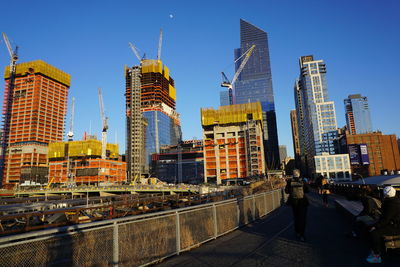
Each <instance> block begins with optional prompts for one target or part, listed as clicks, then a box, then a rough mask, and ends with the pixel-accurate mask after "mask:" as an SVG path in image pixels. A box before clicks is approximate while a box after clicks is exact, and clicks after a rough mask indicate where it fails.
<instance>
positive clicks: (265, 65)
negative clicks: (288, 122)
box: [234, 19, 280, 169]
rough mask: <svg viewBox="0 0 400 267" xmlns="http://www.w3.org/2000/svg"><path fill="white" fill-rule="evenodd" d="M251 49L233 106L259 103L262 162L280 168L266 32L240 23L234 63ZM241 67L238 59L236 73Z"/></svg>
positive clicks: (240, 76) (240, 77) (236, 86)
mask: <svg viewBox="0 0 400 267" xmlns="http://www.w3.org/2000/svg"><path fill="white" fill-rule="evenodd" d="M252 45H255V46H256V47H255V49H254V51H253V54H252V55H251V57H250V58H249V60H248V62H247V64H246V65H245V67H244V68H243V70H242V72H241V73H240V75H239V77H238V79H237V81H236V82H235V84H234V94H235V103H236V104H244V103H253V102H258V101H259V102H260V103H261V107H262V112H263V127H264V137H263V140H264V148H265V160H266V164H267V168H269V169H277V168H279V166H280V159H279V148H278V132H277V126H276V114H275V101H274V92H273V89H272V74H271V64H270V57H269V47H268V36H267V33H266V32H265V31H263V30H261V29H260V28H258V27H256V26H254V25H252V24H250V23H249V22H247V21H245V20H243V19H241V20H240V48H238V49H235V51H234V55H235V60H237V59H239V58H240V57H241V56H242V55H243V54H244V53H245V52H246V51H247V50H248V49H249V48H250V47H251V46H252ZM240 64H241V59H240V60H238V61H236V70H237V69H238V68H239V66H240Z"/></svg>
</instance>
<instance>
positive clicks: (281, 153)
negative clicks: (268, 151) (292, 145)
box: [279, 145, 287, 161]
mask: <svg viewBox="0 0 400 267" xmlns="http://www.w3.org/2000/svg"><path fill="white" fill-rule="evenodd" d="M279 158H280V159H281V161H284V160H285V159H286V158H287V148H286V146H285V145H279Z"/></svg>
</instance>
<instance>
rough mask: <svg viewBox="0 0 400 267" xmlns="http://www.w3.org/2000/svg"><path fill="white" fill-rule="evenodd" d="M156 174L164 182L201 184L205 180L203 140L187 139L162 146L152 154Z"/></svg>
mask: <svg viewBox="0 0 400 267" xmlns="http://www.w3.org/2000/svg"><path fill="white" fill-rule="evenodd" d="M152 165H153V168H152V169H153V171H154V175H155V176H156V177H157V178H158V179H160V180H161V181H163V182H167V183H175V184H176V183H185V184H201V183H203V182H204V155H203V142H202V141H201V140H187V141H183V142H181V143H180V144H179V145H175V146H165V147H161V148H160V153H158V154H153V155H152Z"/></svg>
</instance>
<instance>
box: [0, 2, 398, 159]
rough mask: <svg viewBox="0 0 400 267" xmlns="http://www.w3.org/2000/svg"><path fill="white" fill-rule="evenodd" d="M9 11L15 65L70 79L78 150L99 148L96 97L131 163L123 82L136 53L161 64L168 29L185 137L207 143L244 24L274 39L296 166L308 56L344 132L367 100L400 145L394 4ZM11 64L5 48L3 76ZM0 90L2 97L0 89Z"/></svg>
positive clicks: (37, 5)
mask: <svg viewBox="0 0 400 267" xmlns="http://www.w3.org/2000/svg"><path fill="white" fill-rule="evenodd" d="M1 10H2V11H3V12H2V14H1V16H0V31H2V32H5V33H6V34H7V35H8V37H9V39H10V41H11V42H12V44H14V45H15V44H17V45H18V46H19V47H20V49H19V55H20V61H19V62H25V61H30V60H36V59H43V60H45V61H47V62H48V63H50V64H52V65H54V66H56V67H58V68H60V69H62V70H64V71H65V72H67V73H70V74H71V75H72V84H71V88H70V93H69V98H71V97H72V96H74V97H75V123H74V124H75V127H74V129H75V130H74V132H75V139H81V138H82V136H83V132H84V131H87V132H89V131H90V129H91V132H92V133H96V134H97V136H98V137H99V138H100V136H101V120H100V114H99V104H98V97H97V88H98V87H102V90H103V97H104V105H105V110H106V115H107V116H108V117H109V126H110V127H109V137H108V139H109V141H110V142H115V140H117V142H118V143H119V144H120V152H121V153H123V152H124V151H125V131H126V130H125V98H124V92H125V81H124V71H123V70H124V65H129V66H132V65H136V64H138V61H137V59H136V57H135V56H134V54H133V53H132V51H131V50H130V49H129V47H128V42H132V43H134V44H135V45H136V46H137V47H138V48H139V49H140V50H141V51H142V52H146V55H147V57H148V58H155V57H156V54H157V45H158V34H159V30H160V28H163V30H164V35H163V47H162V55H161V58H162V60H163V62H164V64H166V65H167V66H168V67H169V68H170V74H171V76H172V77H173V78H174V79H175V84H176V90H177V111H178V112H179V113H180V114H181V124H182V131H183V137H184V138H185V139H190V138H193V137H197V138H201V124H200V108H202V107H214V108H216V107H218V105H219V92H220V91H221V90H222V88H220V86H219V84H220V82H221V77H220V72H221V71H224V72H225V73H227V74H228V76H229V77H232V76H233V71H234V65H233V50H234V48H237V47H239V45H240V44H239V38H240V36H239V19H240V18H243V19H245V20H247V21H248V22H250V23H252V24H254V25H256V26H257V27H259V28H261V29H263V30H265V31H266V32H268V36H269V46H270V57H271V67H272V79H273V87H274V94H275V103H276V112H277V121H278V134H279V142H280V144H284V145H287V146H288V153H289V155H293V149H292V139H291V128H290V119H289V111H290V109H293V108H294V100H293V84H294V80H295V78H296V77H297V76H298V73H299V67H298V58H299V57H300V56H303V55H309V54H313V55H314V57H315V58H316V59H323V60H325V63H326V64H327V81H328V91H329V96H330V99H331V100H333V101H335V104H336V113H337V121H338V125H339V126H343V125H344V124H345V118H344V107H343V99H344V98H346V97H347V96H348V95H349V94H355V93H360V94H362V95H365V96H367V97H368V98H369V104H370V108H371V111H372V114H371V115H372V123H373V128H374V129H376V130H381V131H382V132H383V133H385V134H397V135H398V136H399V135H400V127H399V125H400V116H399V111H398V105H399V104H398V103H399V99H400V90H399V82H398V78H399V77H400V67H399V62H400V52H399V47H400V16H399V15H398V14H400V2H399V1H396V0H384V1H378V0H351V1H348V0H347V1H345V0H337V1H328V0H326V1H321V0H302V1H296V0H293V1H289V0H269V1H250V0H249V1H243V0H242V1H236V0H227V1H215V0H214V1H208V0H203V1H188V0H186V1H178V0H170V1H158V0H153V1H133V0H132V1H100V0H97V1H92V0H87V1H77V0H69V1H64V0H58V1H56V0H53V1H43V0H36V1H34V2H32V1H25V0H19V1H7V2H4V1H3V2H2V3H1ZM171 15H172V16H171ZM8 63H9V57H8V53H7V50H6V47H5V45H4V42H3V41H0V66H2V67H3V66H6V65H8ZM0 90H1V91H0V93H1V95H2V94H3V90H4V82H3V83H2V84H1V85H0ZM66 122H68V118H67V120H66ZM66 128H68V125H66Z"/></svg>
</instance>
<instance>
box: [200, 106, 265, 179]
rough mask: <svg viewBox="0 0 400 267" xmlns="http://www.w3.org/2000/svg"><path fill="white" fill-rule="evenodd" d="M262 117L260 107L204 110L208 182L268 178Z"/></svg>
mask: <svg viewBox="0 0 400 267" xmlns="http://www.w3.org/2000/svg"><path fill="white" fill-rule="evenodd" d="M262 114H263V113H262V110H261V105H260V103H247V104H237V105H230V106H222V107H220V108H219V109H218V110H214V109H201V124H202V127H203V140H204V171H205V174H204V180H205V182H210V183H217V184H221V183H222V182H227V181H229V180H234V179H238V178H248V177H251V176H254V175H256V176H259V175H265V160H264V145H263V139H262V137H263V127H262V123H263V121H262V118H263V116H262Z"/></svg>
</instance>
